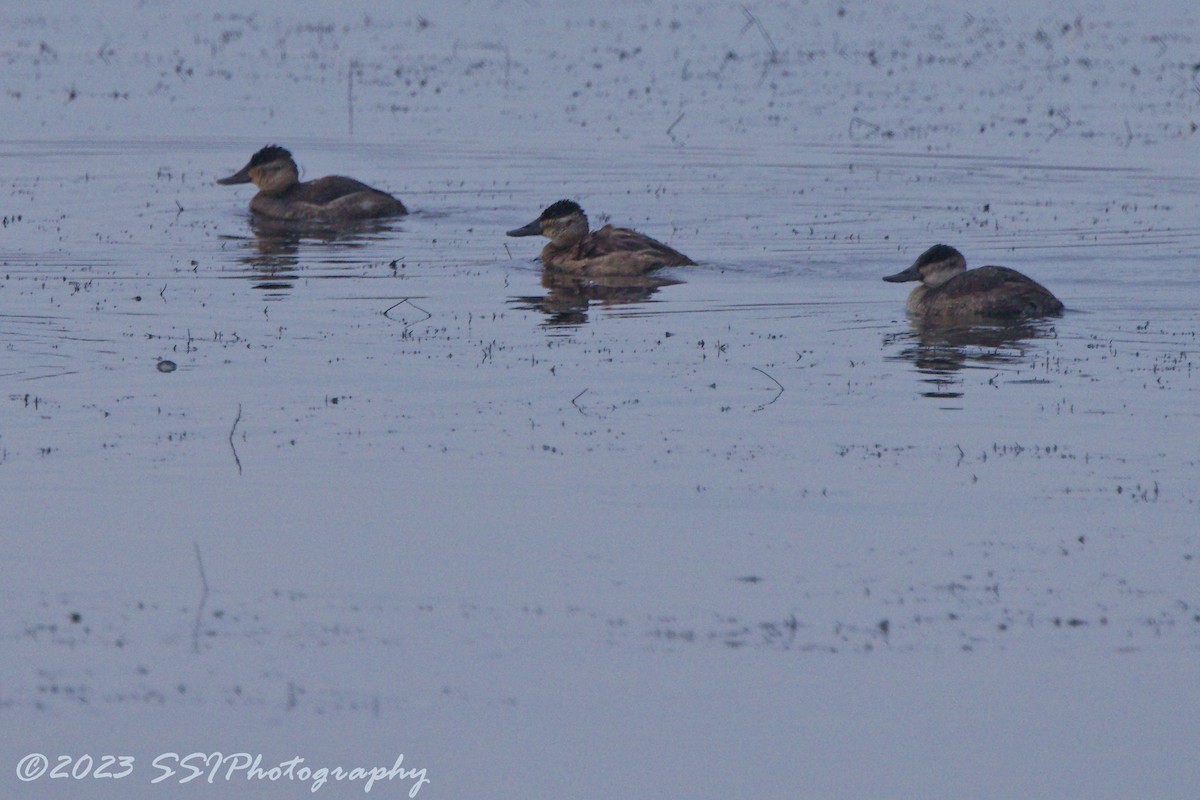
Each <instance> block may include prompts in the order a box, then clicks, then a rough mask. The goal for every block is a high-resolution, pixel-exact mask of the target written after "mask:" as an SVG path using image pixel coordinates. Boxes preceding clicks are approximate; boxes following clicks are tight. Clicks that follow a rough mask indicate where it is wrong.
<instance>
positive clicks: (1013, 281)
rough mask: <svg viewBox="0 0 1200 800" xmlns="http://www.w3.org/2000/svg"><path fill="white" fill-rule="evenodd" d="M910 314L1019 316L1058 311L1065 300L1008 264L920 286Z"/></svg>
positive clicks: (911, 296) (911, 299) (909, 305)
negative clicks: (943, 281) (935, 285)
mask: <svg viewBox="0 0 1200 800" xmlns="http://www.w3.org/2000/svg"><path fill="white" fill-rule="evenodd" d="M906 308H907V310H908V313H910V314H913V315H916V316H922V317H990V318H995V319H1019V318H1021V317H1038V316H1045V315H1047V314H1057V313H1059V312H1060V311H1062V310H1063V304H1062V301H1061V300H1059V299H1058V298H1057V297H1055V296H1054V295H1052V294H1051V293H1050V291H1049V290H1048V289H1047V288H1046V287H1045V286H1042V285H1041V284H1040V283H1038V282H1037V281H1035V280H1033V279H1032V278H1028V277H1026V276H1024V275H1022V274H1021V273H1019V272H1017V271H1016V270H1015V269H1009V268H1008V267H979V268H978V269H969V270H967V271H966V272H962V273H960V274H958V275H957V276H955V277H953V278H951V279H950V280H948V281H947V282H946V283H943V284H942V285H941V286H937V287H935V288H929V287H927V286H924V285H920V286H917V287H916V288H915V289H913V290H912V292H911V293H910V294H909V295H908V303H907V304H906Z"/></svg>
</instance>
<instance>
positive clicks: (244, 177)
mask: <svg viewBox="0 0 1200 800" xmlns="http://www.w3.org/2000/svg"><path fill="white" fill-rule="evenodd" d="M217 183H219V184H222V185H223V186H229V185H231V184H235V183H253V184H254V185H255V186H257V187H258V194H256V195H254V198H253V199H252V200H251V201H250V211H251V212H253V213H254V214H257V215H259V216H261V217H266V218H268V219H282V220H314V221H320V222H349V221H352V220H362V219H376V218H378V217H394V216H399V215H401V214H407V213H408V209H406V208H405V207H404V204H403V203H401V202H400V201H399V200H397V199H396V198H394V197H392V196H391V195H390V194H388V193H387V192H381V191H379V190H378V189H373V188H371V187H370V186H367V185H366V184H365V183H361V182H360V181H356V180H354V179H353V178H344V177H342V176H341V175H330V176H328V177H325V178H318V179H316V180H315V181H305V182H304V183H300V171H299V170H298V169H297V168H296V162H295V161H293V160H292V154H291V153H289V152H288V151H287V150H285V149H284V148H282V147H279V146H278V145H269V146H267V147H264V148H263V149H261V150H259V151H258V152H257V153H255V154H254V155H253V156H252V157H251V158H250V163H248V164H247V165H246V166H244V167H242V168H241V169H240V170H238V171H237V172H235V173H234V174H232V175H230V176H229V177H228V178H221V179H220V180H219V181H217Z"/></svg>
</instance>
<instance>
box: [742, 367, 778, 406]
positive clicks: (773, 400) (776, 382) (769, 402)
mask: <svg viewBox="0 0 1200 800" xmlns="http://www.w3.org/2000/svg"><path fill="white" fill-rule="evenodd" d="M750 369H752V370H754V371H755V372H761V373H762V374H763V375H766V376H767V377H768V378H771V382H772V383H774V384H775V385H776V386H778V387H779V391H778V392H776V393H775V396H774V397H772V398H771V399H770V400H768V401H767V402H765V403H763V404H762V405H761V406H759V407H758V408H756V409H754V410H755V411H762V410H763V409H764V408H766V407H767V406H769V405H771V403H774V402H775V401H776V400H778V399H779V397H780V396H781V395H782V394H783V392H784V389H783V384H782V383H780V382H779V381H777V380H775V378H774V377H772V376H771V375H770V374H769V373H768V372H766V371H765V370H761V369H759V368H758V367H751V368H750Z"/></svg>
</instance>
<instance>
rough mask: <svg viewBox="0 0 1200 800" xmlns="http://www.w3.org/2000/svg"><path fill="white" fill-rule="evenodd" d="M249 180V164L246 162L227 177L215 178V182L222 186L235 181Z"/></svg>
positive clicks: (245, 181) (232, 183)
mask: <svg viewBox="0 0 1200 800" xmlns="http://www.w3.org/2000/svg"><path fill="white" fill-rule="evenodd" d="M250 180H251V178H250V165H249V164H247V165H246V166H244V167H242V168H241V169H240V170H238V171H237V172H235V173H233V174H232V175H230V176H229V177H228V178H219V179H217V183H219V184H221V185H222V186H233V185H234V184H235V183H250Z"/></svg>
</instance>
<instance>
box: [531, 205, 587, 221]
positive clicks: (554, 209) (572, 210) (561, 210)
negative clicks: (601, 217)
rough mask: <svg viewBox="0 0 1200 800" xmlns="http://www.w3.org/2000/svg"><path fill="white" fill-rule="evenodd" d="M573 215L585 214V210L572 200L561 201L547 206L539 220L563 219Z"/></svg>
mask: <svg viewBox="0 0 1200 800" xmlns="http://www.w3.org/2000/svg"><path fill="white" fill-rule="evenodd" d="M572 214H583V209H582V208H580V207H579V204H578V203H576V202H574V201H572V200H559V201H558V202H557V203H554V204H552V205H550V206H547V207H546V210H545V211H543V212H542V215H541V216H540V217H538V219H539V220H547V219H562V218H563V217H569V216H571V215H572ZM585 216H586V215H585Z"/></svg>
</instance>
